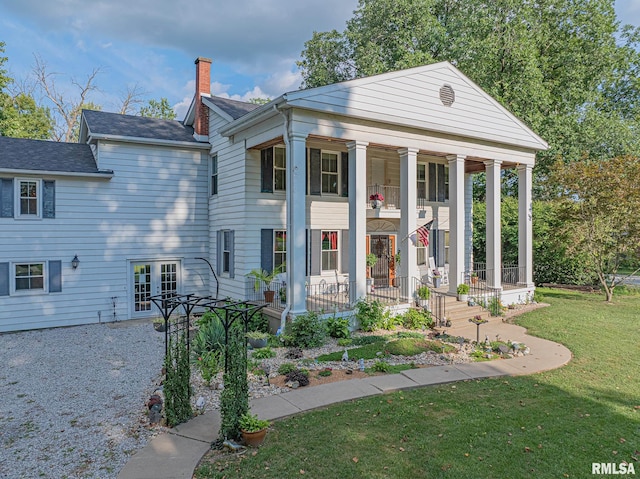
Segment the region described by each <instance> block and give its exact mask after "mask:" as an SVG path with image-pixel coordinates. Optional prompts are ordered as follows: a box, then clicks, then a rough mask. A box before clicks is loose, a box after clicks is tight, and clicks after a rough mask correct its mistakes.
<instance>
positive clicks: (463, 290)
mask: <svg viewBox="0 0 640 479" xmlns="http://www.w3.org/2000/svg"><path fill="white" fill-rule="evenodd" d="M457 292H458V294H469V285H468V284H465V283H461V284H459V285H458V289H457Z"/></svg>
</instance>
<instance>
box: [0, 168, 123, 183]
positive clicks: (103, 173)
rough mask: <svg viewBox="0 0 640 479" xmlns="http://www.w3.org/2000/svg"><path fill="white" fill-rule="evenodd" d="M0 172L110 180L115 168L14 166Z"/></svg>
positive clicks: (1, 169)
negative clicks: (87, 169) (83, 169)
mask: <svg viewBox="0 0 640 479" xmlns="http://www.w3.org/2000/svg"><path fill="white" fill-rule="evenodd" d="M0 173H10V174H12V175H14V174H15V175H38V176H71V177H75V178H94V179H99V180H110V179H111V178H113V176H114V173H113V170H98V171H97V172H95V173H82V172H79V171H53V170H24V169H14V168H0Z"/></svg>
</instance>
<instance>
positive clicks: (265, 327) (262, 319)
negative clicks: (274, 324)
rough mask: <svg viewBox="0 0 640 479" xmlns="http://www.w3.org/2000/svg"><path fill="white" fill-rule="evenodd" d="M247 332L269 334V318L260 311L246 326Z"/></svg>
mask: <svg viewBox="0 0 640 479" xmlns="http://www.w3.org/2000/svg"><path fill="white" fill-rule="evenodd" d="M247 330H248V331H260V332H262V333H268V332H269V318H268V317H267V316H266V315H264V314H263V313H262V312H261V311H259V312H257V313H256V314H254V315H253V316H252V317H251V319H249V324H247Z"/></svg>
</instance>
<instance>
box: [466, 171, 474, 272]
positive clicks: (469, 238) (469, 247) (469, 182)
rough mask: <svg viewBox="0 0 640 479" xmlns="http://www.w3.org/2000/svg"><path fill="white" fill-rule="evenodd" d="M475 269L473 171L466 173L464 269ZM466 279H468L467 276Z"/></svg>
mask: <svg viewBox="0 0 640 479" xmlns="http://www.w3.org/2000/svg"><path fill="white" fill-rule="evenodd" d="M472 269H473V173H465V175H464V270H465V271H467V272H470V271H471V270H472ZM465 281H468V279H467V278H465Z"/></svg>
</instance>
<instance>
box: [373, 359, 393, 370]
mask: <svg viewBox="0 0 640 479" xmlns="http://www.w3.org/2000/svg"><path fill="white" fill-rule="evenodd" d="M390 368H391V366H390V365H389V363H388V362H386V361H376V362H375V363H373V366H371V370H372V371H375V372H377V373H386V372H389V369H390Z"/></svg>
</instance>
